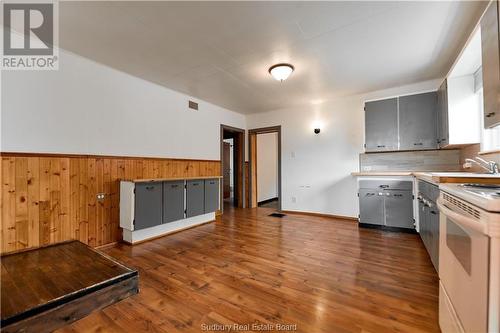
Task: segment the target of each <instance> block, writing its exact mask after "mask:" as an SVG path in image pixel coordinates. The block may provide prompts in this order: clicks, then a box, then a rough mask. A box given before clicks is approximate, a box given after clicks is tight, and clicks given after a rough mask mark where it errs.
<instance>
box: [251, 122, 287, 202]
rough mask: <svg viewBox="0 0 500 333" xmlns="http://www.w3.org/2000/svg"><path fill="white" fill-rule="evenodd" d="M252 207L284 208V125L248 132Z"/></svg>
mask: <svg viewBox="0 0 500 333" xmlns="http://www.w3.org/2000/svg"><path fill="white" fill-rule="evenodd" d="M248 149H249V154H248V155H249V156H248V157H249V196H250V198H249V199H250V200H249V207H251V208H254V207H269V208H273V209H275V210H278V211H281V202H282V198H281V126H273V127H264V128H256V129H251V130H249V131H248Z"/></svg>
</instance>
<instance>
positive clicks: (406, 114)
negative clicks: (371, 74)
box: [399, 92, 437, 150]
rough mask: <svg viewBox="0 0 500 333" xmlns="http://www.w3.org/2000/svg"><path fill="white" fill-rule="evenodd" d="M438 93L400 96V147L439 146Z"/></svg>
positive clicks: (423, 147)
mask: <svg viewBox="0 0 500 333" xmlns="http://www.w3.org/2000/svg"><path fill="white" fill-rule="evenodd" d="M436 110H437V93H436V92H429V93H424V94H417V95H410V96H402V97H399V143H400V144H399V149H400V150H418V149H436V148H437V126H436V122H437V113H436Z"/></svg>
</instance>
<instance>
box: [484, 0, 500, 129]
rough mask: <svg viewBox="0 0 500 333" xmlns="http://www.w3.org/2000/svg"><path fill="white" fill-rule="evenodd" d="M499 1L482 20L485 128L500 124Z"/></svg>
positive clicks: (494, 2)
mask: <svg viewBox="0 0 500 333" xmlns="http://www.w3.org/2000/svg"><path fill="white" fill-rule="evenodd" d="M497 6H498V1H493V2H491V3H490V6H489V7H488V9H487V10H486V12H485V13H484V15H483V17H482V19H481V48H482V58H483V59H482V60H483V61H482V67H483V100H484V101H483V103H484V128H491V127H494V126H496V125H498V124H500V109H499V108H500V102H499V101H500V56H499V52H500V50H499V48H500V42H499V31H498V27H499V22H498V21H499V17H498V16H499V14H498V8H497Z"/></svg>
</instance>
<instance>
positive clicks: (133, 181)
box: [122, 176, 222, 183]
mask: <svg viewBox="0 0 500 333" xmlns="http://www.w3.org/2000/svg"><path fill="white" fill-rule="evenodd" d="M220 178H222V176H205V177H170V178H151V179H132V180H130V179H122V181H123V182H131V183H149V182H168V181H175V180H199V179H220Z"/></svg>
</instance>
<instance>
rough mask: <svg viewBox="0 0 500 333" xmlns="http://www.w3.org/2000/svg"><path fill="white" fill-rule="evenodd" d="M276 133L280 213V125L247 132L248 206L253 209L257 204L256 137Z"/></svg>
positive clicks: (279, 208)
mask: <svg viewBox="0 0 500 333" xmlns="http://www.w3.org/2000/svg"><path fill="white" fill-rule="evenodd" d="M267 133H277V134H278V156H277V157H278V211H281V206H282V205H281V204H282V195H281V194H282V193H281V125H277V126H269V127H261V128H253V129H250V130H248V168H249V170H248V195H249V197H250V198H249V200H248V205H249V207H250V208H255V207H257V205H258V202H257V189H256V188H255V186H256V185H257V150H256V149H257V135H258V134H267Z"/></svg>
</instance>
